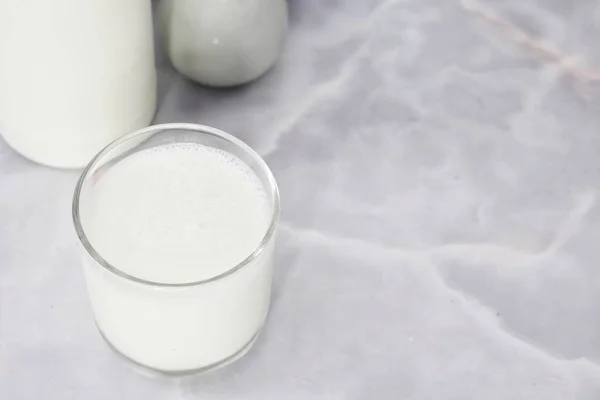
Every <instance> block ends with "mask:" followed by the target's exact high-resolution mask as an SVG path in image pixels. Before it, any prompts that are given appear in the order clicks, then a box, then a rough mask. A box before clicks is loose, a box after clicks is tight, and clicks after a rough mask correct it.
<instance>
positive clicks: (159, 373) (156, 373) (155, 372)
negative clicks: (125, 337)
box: [98, 329, 260, 378]
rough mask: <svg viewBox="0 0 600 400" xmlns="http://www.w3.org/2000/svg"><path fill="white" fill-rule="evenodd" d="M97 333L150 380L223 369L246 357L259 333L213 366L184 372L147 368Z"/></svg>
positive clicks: (134, 368) (124, 359)
mask: <svg viewBox="0 0 600 400" xmlns="http://www.w3.org/2000/svg"><path fill="white" fill-rule="evenodd" d="M98 332H100V336H102V339H104V341H105V342H106V344H107V345H108V347H109V348H110V349H111V350H112V351H113V352H114V353H115V354H116V355H117V356H118V357H119V358H120V359H122V360H123V361H125V363H126V364H128V365H129V367H131V368H132V369H133V370H135V371H136V372H138V373H140V374H142V375H145V376H148V377H151V378H165V377H183V376H189V375H197V374H202V373H205V372H209V371H214V370H217V369H220V368H223V367H225V366H227V365H229V364H232V363H234V362H235V361H237V360H239V359H240V358H242V357H243V356H245V355H246V353H248V352H249V351H250V349H251V348H252V346H253V345H254V343H255V342H256V340H257V339H258V335H259V334H260V331H258V332H257V333H256V334H255V335H254V336H253V337H252V338H251V339H250V341H249V342H248V343H246V344H245V345H244V346H243V347H242V348H241V349H240V350H238V351H236V352H235V353H234V354H232V355H231V356H229V357H227V358H225V359H223V360H221V361H218V362H216V363H214V364H210V365H207V366H204V367H200V368H197V369H191V370H185V371H163V370H160V369H156V368H152V367H148V366H146V365H143V364H141V363H139V362H137V361H134V360H132V359H131V358H129V357H127V356H126V355H125V354H123V353H122V352H120V351H119V350H117V348H116V347H115V346H113V344H112V343H111V342H110V341H109V340H108V339H107V338H106V336H104V333H102V330H100V329H98Z"/></svg>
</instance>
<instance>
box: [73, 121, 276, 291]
mask: <svg viewBox="0 0 600 400" xmlns="http://www.w3.org/2000/svg"><path fill="white" fill-rule="evenodd" d="M167 130H182V131H185V130H187V131H192V132H197V133H202V134H208V135H211V136H215V137H218V138H220V139H223V140H225V141H227V142H229V143H231V144H233V145H234V146H236V147H238V148H239V149H241V150H243V152H244V153H246V154H248V155H249V156H250V157H251V158H252V159H253V161H255V162H256V163H257V164H258V166H259V168H260V169H262V170H263V172H265V173H266V175H267V179H268V181H269V184H270V185H271V187H272V188H266V189H270V190H268V192H269V195H270V196H272V198H273V207H272V209H273V211H272V213H271V217H270V219H271V222H270V224H269V228H268V229H267V232H266V233H265V235H264V236H263V239H262V240H261V242H260V243H259V244H258V246H257V247H256V248H255V249H254V251H252V252H251V253H250V255H248V256H247V257H246V258H245V259H244V260H242V261H241V262H239V263H237V264H235V265H234V266H233V267H231V268H228V269H227V270H226V271H225V272H222V273H220V274H218V275H215V276H212V277H210V278H206V279H202V280H198V281H191V282H181V283H166V282H157V281H151V280H147V279H143V278H139V277H137V276H134V275H131V274H128V273H126V272H124V271H122V270H120V269H119V268H117V267H115V266H114V265H112V264H111V263H109V262H108V261H107V260H105V259H104V257H102V256H101V255H100V253H98V252H97V251H96V249H95V248H94V246H93V245H92V244H91V243H90V241H89V240H88V238H87V235H86V233H85V231H84V229H83V225H82V223H81V217H80V213H79V209H80V200H81V191H82V189H83V185H84V184H85V182H86V181H87V180H88V178H89V177H90V174H91V172H92V171H93V168H94V167H95V166H97V164H98V163H99V162H100V161H101V160H102V158H104V156H106V155H107V154H109V153H110V152H111V151H112V150H114V149H116V148H118V147H119V146H121V145H122V144H124V143H126V142H127V141H129V140H131V139H134V138H136V137H139V136H141V135H145V134H148V133H153V132H156V133H158V132H160V131H167ZM279 213H280V204H279V189H278V187H277V182H276V181H275V177H274V176H273V173H272V171H271V169H270V168H269V166H268V165H267V163H266V162H265V161H264V160H263V158H262V157H261V156H260V155H259V154H258V153H257V152H256V151H254V150H253V149H252V148H251V147H250V146H248V145H247V144H246V143H244V142H243V141H242V140H240V139H238V138H236V137H235V136H233V135H231V134H229V133H227V132H225V131H222V130H220V129H217V128H213V127H210V126H206V125H200V124H194V123H168V124H158V125H151V126H148V127H146V128H142V129H139V130H136V131H134V132H131V133H128V134H126V135H123V136H121V137H119V138H117V139H116V140H114V141H112V142H111V143H110V144H108V145H107V146H106V147H104V148H103V149H102V150H100V151H99V152H98V153H97V154H96V155H95V156H94V157H93V158H92V159H91V160H90V162H89V163H88V164H87V165H86V167H85V168H84V170H83V172H82V173H81V176H80V177H79V179H78V181H77V185H76V186H75V192H74V194H73V203H72V217H73V224H74V226H75V232H76V233H77V237H78V238H79V241H80V243H81V244H82V245H83V248H84V249H85V251H86V252H87V253H88V254H89V255H90V256H91V257H92V258H93V259H94V261H96V262H97V263H98V264H100V266H102V267H103V268H104V269H106V270H107V271H109V272H111V273H113V274H115V275H116V276H118V277H120V278H123V279H126V280H129V281H133V282H137V283H140V284H144V285H148V286H157V287H167V288H168V287H172V288H176V287H191V286H199V285H203V284H206V283H210V282H214V281H218V280H221V279H222V278H225V277H227V276H229V275H232V274H234V273H235V272H237V271H239V270H241V269H242V268H243V267H244V266H246V265H248V264H250V263H251V262H252V261H254V260H255V259H257V258H258V257H259V256H260V255H261V254H262V253H263V251H264V250H265V249H266V247H267V246H268V245H269V243H270V242H271V239H272V238H273V235H274V234H275V231H276V229H277V225H278V222H279Z"/></svg>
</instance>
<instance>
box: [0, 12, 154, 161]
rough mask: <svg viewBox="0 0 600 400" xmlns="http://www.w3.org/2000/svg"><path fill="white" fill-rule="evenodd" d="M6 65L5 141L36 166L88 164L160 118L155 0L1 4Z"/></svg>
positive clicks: (0, 49)
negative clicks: (122, 138) (111, 145)
mask: <svg viewBox="0 0 600 400" xmlns="http://www.w3.org/2000/svg"><path fill="white" fill-rule="evenodd" d="M0 60H2V61H1V62H0V135H2V136H3V137H4V139H5V140H6V141H7V142H8V144H10V145H11V146H12V147H13V148H14V149H16V150H17V151H18V152H20V153H21V154H23V155H24V156H26V157H28V158H30V159H32V160H34V161H36V162H39V163H42V164H46V165H51V166H55V167H64V168H76V167H83V166H85V165H86V164H87V162H88V161H89V160H90V159H91V158H92V156H93V155H94V154H95V153H97V152H98V151H99V150H100V149H101V148H102V147H104V146H105V145H107V144H108V143H109V142H111V141H112V140H114V139H115V138H117V137H119V136H121V135H124V134H126V133H129V132H131V131H133V130H136V129H139V128H141V127H143V126H146V125H148V124H149V123H150V122H151V120H152V118H153V116H154V111H155V107H156V71H155V67H154V44H153V27H152V10H151V1H150V0H127V1H123V0H102V1H81V0H52V1H48V0H2V1H0Z"/></svg>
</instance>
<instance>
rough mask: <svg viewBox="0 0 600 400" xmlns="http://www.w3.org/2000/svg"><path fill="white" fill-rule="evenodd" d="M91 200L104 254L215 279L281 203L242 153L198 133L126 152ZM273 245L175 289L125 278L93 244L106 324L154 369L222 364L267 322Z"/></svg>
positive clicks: (156, 278) (127, 266) (94, 236)
mask: <svg viewBox="0 0 600 400" xmlns="http://www.w3.org/2000/svg"><path fill="white" fill-rule="evenodd" d="M82 204H85V207H84V208H83V209H82V224H83V229H84V231H85V233H86V235H87V237H88V240H89V242H90V243H91V244H92V246H93V247H94V248H95V249H96V251H97V252H98V253H99V254H100V255H101V256H102V257H103V258H104V259H105V260H106V261H108V262H109V263H110V264H111V265H112V266H114V267H115V268H117V269H119V270H121V271H123V272H124V273H127V274H129V275H132V276H135V277H137V278H140V279H143V280H147V281H153V282H158V283H169V284H181V283H189V282H196V281H200V280H206V279H210V278H213V277H215V276H217V275H220V274H222V273H224V272H227V271H228V270H230V269H231V268H233V267H235V266H236V265H237V264H239V263H240V262H242V261H244V260H245V259H246V258H247V257H248V256H249V255H250V254H252V252H253V251H254V250H255V249H256V248H257V247H258V246H259V245H260V243H261V241H262V240H263V238H264V236H265V234H266V233H267V230H268V228H269V225H270V222H271V213H272V205H271V203H270V199H269V197H268V196H267V193H266V192H265V189H264V186H263V185H262V183H261V181H260V180H259V179H258V177H257V176H256V175H255V173H254V172H253V171H252V170H251V169H250V168H249V167H248V166H247V165H246V164H245V163H243V162H242V161H241V160H240V159H238V158H237V157H235V156H233V155H231V154H229V153H226V152H224V151H221V150H217V149H214V148H210V147H205V146H202V145H198V144H189V143H178V144H168V145H164V146H160V147H155V148H151V149H147V150H143V151H141V152H138V153H136V154H133V155H131V156H129V157H127V158H125V159H123V160H121V161H119V162H118V163H117V164H116V165H115V166H112V167H111V168H110V169H108V170H107V171H106V172H105V173H103V174H102V175H100V176H99V177H98V178H97V179H96V182H95V183H94V184H93V187H91V188H89V189H88V191H87V193H86V197H85V202H83V203H82ZM272 248H273V247H272V244H270V245H269V246H268V247H267V249H266V251H264V252H263V253H262V254H261V255H260V256H259V257H258V258H257V259H255V260H254V261H252V262H251V263H250V264H248V265H245V266H244V267H242V268H241V269H239V270H238V271H236V272H234V273H232V274H230V275H228V276H226V277H223V278H221V279H218V280H215V281H212V282H208V283H204V284H201V285H198V286H191V287H177V288H173V287H170V288H169V287H157V286H151V285H146V284H142V283H139V282H134V281H130V280H127V279H124V278H123V277H120V276H117V275H115V274H114V273H112V272H110V271H107V270H106V269H105V268H103V267H102V266H100V265H98V264H97V263H96V262H95V261H94V260H92V259H91V257H89V256H87V253H84V256H85V258H84V267H85V268H84V270H85V273H86V279H87V285H88V291H89V292H90V298H91V302H92V307H93V309H94V313H95V316H96V321H97V323H98V327H99V328H100V330H101V332H102V333H103V335H104V336H105V337H106V339H107V340H108V341H109V342H110V343H111V344H112V345H113V346H114V347H115V348H116V349H117V350H118V351H120V352H121V353H123V354H124V355H125V356H127V357H129V358H130V359H132V360H133V361H136V362H138V363H140V364H142V365H145V366H148V367H151V368H154V369H158V370H162V371H167V372H173V371H189V370H194V369H199V368H204V367H206V366H210V365H212V364H215V363H219V362H220V361H222V360H224V359H226V358H227V357H230V356H232V355H234V354H235V353H236V352H238V351H239V350H241V349H242V348H243V347H244V346H245V345H246V344H248V343H249V342H250V341H251V340H252V339H253V337H254V336H255V335H256V334H257V333H258V331H259V330H260V327H261V326H262V324H263V322H264V319H265V316H266V313H267V310H268V305H269V298H270V289H271V276H272V253H273V252H272Z"/></svg>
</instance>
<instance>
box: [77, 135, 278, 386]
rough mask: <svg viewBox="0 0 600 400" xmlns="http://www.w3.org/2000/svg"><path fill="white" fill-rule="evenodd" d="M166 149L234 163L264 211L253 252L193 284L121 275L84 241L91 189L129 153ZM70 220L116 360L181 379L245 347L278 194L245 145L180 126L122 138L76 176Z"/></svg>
mask: <svg viewBox="0 0 600 400" xmlns="http://www.w3.org/2000/svg"><path fill="white" fill-rule="evenodd" d="M173 143H193V144H200V145H203V146H207V147H212V148H217V149H220V150H223V151H225V152H228V153H231V154H233V155H234V156H236V157H238V158H239V159H240V160H241V161H242V162H243V163H245V164H247V166H249V167H250V168H251V169H252V171H253V172H254V173H255V174H256V176H257V177H258V178H259V180H260V182H261V183H262V185H263V187H264V191H265V193H266V194H267V197H268V202H269V207H270V212H271V214H270V223H269V224H268V229H267V231H266V233H265V234H264V237H263V239H262V241H261V242H260V244H259V245H258V247H256V248H255V249H254V251H252V252H251V253H249V254H248V255H247V257H246V258H245V259H244V260H243V261H241V262H240V263H238V264H237V265H231V267H230V268H229V269H227V270H226V271H225V272H222V273H220V274H218V275H216V276H211V277H209V278H207V279H204V280H201V281H196V282H186V281H184V282H168V283H164V282H158V281H151V280H147V279H142V278H140V277H139V276H134V275H132V274H130V273H126V272H124V270H123V268H120V266H119V265H114V264H111V263H110V262H108V261H107V260H106V259H105V258H104V257H103V254H100V253H99V252H98V251H97V250H96V248H95V247H94V243H93V242H92V241H90V239H89V235H86V218H87V217H86V215H87V214H86V213H88V211H86V210H87V209H88V208H86V204H88V203H89V202H90V201H93V200H94V196H96V194H95V192H94V190H93V189H94V188H95V187H96V186H97V185H98V183H99V182H101V181H102V179H103V176H104V174H105V173H106V172H107V171H109V170H111V169H113V168H115V167H116V166H118V165H119V163H121V162H123V160H125V159H127V158H128V157H131V156H132V155H133V154H136V153H138V152H140V151H144V150H147V149H150V148H154V147H157V146H166V145H169V144H173ZM73 220H74V224H75V230H76V232H77V235H78V237H79V240H80V244H81V246H80V247H81V255H82V263H83V270H84V275H85V280H86V285H87V290H88V294H89V298H90V303H91V307H92V310H93V313H94V316H95V320H96V325H97V327H98V329H99V331H100V333H101V335H102V337H103V338H104V339H105V340H106V342H107V343H108V344H109V346H110V347H112V348H113V349H114V350H115V351H116V352H117V353H118V354H120V355H122V356H123V357H125V358H126V359H127V360H129V361H131V362H133V363H134V364H135V365H137V366H141V367H145V369H149V370H150V371H154V372H160V373H164V374H169V375H186V374H193V373H198V372H203V371H206V370H209V369H214V368H218V367H221V366H223V365H226V364H228V363H230V362H233V361H234V360H236V359H238V358H239V357H241V356H242V355H244V354H245V353H246V352H247V351H248V350H249V349H250V348H251V347H252V344H253V343H254V341H255V340H256V338H257V336H258V334H259V332H260V331H261V328H262V326H263V324H264V322H265V319H266V316H267V312H268V309H269V303H270V295H271V285H272V273H273V253H274V251H273V250H274V242H275V235H276V230H277V224H278V220H279V193H278V190H277V185H276V182H275V179H274V178H273V175H272V173H271V171H270V170H269V168H268V167H267V165H266V163H265V162H264V161H263V160H262V159H261V158H260V156H259V155H258V154H257V153H256V152H254V151H253V150H252V149H251V148H250V147H249V146H247V145H246V144H245V143H243V142H242V141H240V140H238V139H236V138H235V137H233V136H231V135H229V134H227V133H225V132H222V131H220V130H218V129H214V128H210V127H206V126H201V125H195V124H182V123H178V124H165V125H157V126H151V127H149V128H145V129H142V130H139V131H137V132H133V133H131V134H128V135H125V136H123V137H121V138H120V139H117V140H116V141H114V142H113V143H111V144H110V145H108V146H107V147H106V148H105V149H104V150H102V151H101V152H100V153H99V154H98V155H96V156H95V157H94V158H93V159H92V161H91V162H90V163H89V164H88V166H87V167H86V168H85V170H84V171H83V174H82V175H81V178H80V179H79V182H78V184H77V187H76V189H75V194H74V199H73ZM114 229H119V226H115V227H114ZM157 251H158V250H157ZM199 264H201V260H199ZM165 267H167V266H165ZM199 267H201V266H199ZM125 269H126V268H125Z"/></svg>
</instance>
